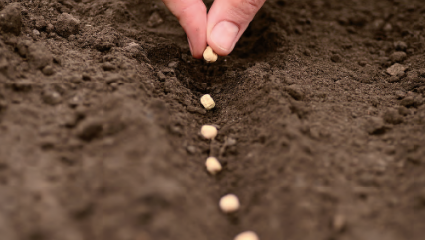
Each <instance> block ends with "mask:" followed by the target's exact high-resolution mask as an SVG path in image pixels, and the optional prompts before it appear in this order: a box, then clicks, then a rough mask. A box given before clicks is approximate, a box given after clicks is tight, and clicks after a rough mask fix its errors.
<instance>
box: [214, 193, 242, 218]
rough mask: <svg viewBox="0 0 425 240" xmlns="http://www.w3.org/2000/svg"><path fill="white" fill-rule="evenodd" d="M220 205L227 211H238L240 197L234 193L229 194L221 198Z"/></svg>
mask: <svg viewBox="0 0 425 240" xmlns="http://www.w3.org/2000/svg"><path fill="white" fill-rule="evenodd" d="M219 205H220V208H221V210H222V211H223V212H225V213H232V212H236V211H237V210H238V209H239V199H238V197H237V196H236V195H234V194H227V195H226V196H223V197H222V198H221V199H220V203H219Z"/></svg>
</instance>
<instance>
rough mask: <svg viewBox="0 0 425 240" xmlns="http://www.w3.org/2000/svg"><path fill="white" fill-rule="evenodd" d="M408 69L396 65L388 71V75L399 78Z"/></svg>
mask: <svg viewBox="0 0 425 240" xmlns="http://www.w3.org/2000/svg"><path fill="white" fill-rule="evenodd" d="M407 69H408V68H407V67H406V66H404V65H401V64H399V63H396V64H394V65H392V66H391V67H389V68H388V69H387V73H388V74H390V75H391V76H397V75H401V74H404V72H405V71H406V70H407Z"/></svg>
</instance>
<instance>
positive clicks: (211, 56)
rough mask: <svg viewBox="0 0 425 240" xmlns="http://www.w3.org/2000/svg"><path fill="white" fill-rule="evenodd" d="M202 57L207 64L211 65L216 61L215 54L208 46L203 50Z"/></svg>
mask: <svg viewBox="0 0 425 240" xmlns="http://www.w3.org/2000/svg"><path fill="white" fill-rule="evenodd" d="M203 56H204V59H205V61H206V62H207V63H213V62H215V61H217V59H218V56H217V53H215V52H214V51H213V50H212V48H211V47H210V46H208V47H207V48H206V49H205V51H204V54H203Z"/></svg>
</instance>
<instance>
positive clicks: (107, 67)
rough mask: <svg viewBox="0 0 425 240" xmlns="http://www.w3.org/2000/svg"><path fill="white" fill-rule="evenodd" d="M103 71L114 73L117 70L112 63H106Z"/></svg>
mask: <svg viewBox="0 0 425 240" xmlns="http://www.w3.org/2000/svg"><path fill="white" fill-rule="evenodd" d="M102 68H103V71H113V70H115V66H114V65H112V63H109V62H106V63H104V64H102Z"/></svg>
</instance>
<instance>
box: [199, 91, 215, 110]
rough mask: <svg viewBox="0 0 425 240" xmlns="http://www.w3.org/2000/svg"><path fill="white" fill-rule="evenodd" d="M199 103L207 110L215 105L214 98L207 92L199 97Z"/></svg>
mask: <svg viewBox="0 0 425 240" xmlns="http://www.w3.org/2000/svg"><path fill="white" fill-rule="evenodd" d="M201 104H202V106H204V108H205V109H207V110H211V109H213V108H214V107H215V102H214V99H212V97H211V95H209V94H205V95H204V96H202V97H201Z"/></svg>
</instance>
